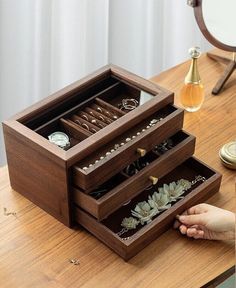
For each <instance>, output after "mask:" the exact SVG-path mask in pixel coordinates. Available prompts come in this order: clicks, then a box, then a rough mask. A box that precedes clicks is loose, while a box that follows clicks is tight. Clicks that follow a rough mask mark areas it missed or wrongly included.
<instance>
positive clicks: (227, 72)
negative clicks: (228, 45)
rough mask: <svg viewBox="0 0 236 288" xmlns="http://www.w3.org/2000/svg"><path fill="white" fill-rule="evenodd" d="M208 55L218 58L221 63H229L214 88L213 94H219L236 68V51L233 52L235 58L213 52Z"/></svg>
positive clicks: (214, 58)
mask: <svg viewBox="0 0 236 288" xmlns="http://www.w3.org/2000/svg"><path fill="white" fill-rule="evenodd" d="M207 56H208V57H209V58H211V59H213V60H216V61H218V62H220V63H223V64H225V65H227V67H226V69H225V71H224V73H223V75H222V76H221V78H220V79H219V80H218V82H217V83H216V85H215V87H214V88H213V90H212V94H214V95H218V94H219V93H220V92H221V90H222V89H223V87H224V85H225V83H226V81H227V80H228V79H229V77H230V76H231V74H232V73H233V72H234V70H235V69H236V53H235V52H233V58H232V60H231V59H229V58H226V57H222V56H219V55H215V54H213V53H207Z"/></svg>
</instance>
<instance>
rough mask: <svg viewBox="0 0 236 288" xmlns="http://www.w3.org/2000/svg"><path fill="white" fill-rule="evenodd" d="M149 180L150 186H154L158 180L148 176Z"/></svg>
mask: <svg viewBox="0 0 236 288" xmlns="http://www.w3.org/2000/svg"><path fill="white" fill-rule="evenodd" d="M149 180H151V181H152V185H156V184H157V182H158V180H159V179H158V178H157V177H154V176H150V177H149Z"/></svg>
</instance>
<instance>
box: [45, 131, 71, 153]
mask: <svg viewBox="0 0 236 288" xmlns="http://www.w3.org/2000/svg"><path fill="white" fill-rule="evenodd" d="M48 139H49V141H50V142H51V143H53V144H55V145H57V146H58V147H60V148H62V149H63V150H68V149H69V148H70V139H69V137H68V136H67V135H66V134H65V133H63V132H59V131H57V132H54V133H52V134H50V135H49V136H48Z"/></svg>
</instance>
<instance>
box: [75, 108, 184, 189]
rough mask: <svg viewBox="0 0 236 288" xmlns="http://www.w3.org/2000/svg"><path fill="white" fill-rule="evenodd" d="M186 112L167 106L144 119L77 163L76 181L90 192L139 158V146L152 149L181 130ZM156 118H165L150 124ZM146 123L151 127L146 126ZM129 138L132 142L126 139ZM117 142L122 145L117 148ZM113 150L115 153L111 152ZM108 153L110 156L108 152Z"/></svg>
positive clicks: (77, 184)
mask: <svg viewBox="0 0 236 288" xmlns="http://www.w3.org/2000/svg"><path fill="white" fill-rule="evenodd" d="M183 115H184V114H183V110H182V109H179V108H176V107H175V106H172V105H168V106H166V107H164V108H162V109H161V110H159V111H158V112H156V113H154V114H153V115H151V116H150V117H148V118H147V119H145V120H143V121H141V122H140V123H139V124H137V125H135V126H134V127H132V128H131V129H129V130H128V131H126V132H125V133H123V134H122V135H120V136H118V137H116V138H115V139H113V140H112V141H111V142H109V143H108V144H106V145H104V146H103V147H102V148H100V149H98V150H96V151H94V152H93V153H91V155H89V156H88V157H86V158H85V159H84V160H82V161H80V162H79V163H78V164H76V165H74V169H73V184H74V185H76V186H78V187H80V188H82V189H83V190H85V193H89V192H90V191H91V189H94V188H96V187H97V186H98V185H100V184H102V183H104V182H105V181H106V180H108V179H110V178H111V177H112V176H114V175H116V174H117V173H118V172H119V171H121V170H122V169H123V168H125V167H126V166H127V165H129V164H130V163H132V162H134V161H135V160H137V159H138V158H139V157H140V154H139V153H138V151H139V149H140V148H141V149H142V150H145V151H147V152H148V151H150V150H152V148H153V147H154V145H155V143H160V142H161V141H163V140H165V139H166V138H168V137H170V136H172V135H173V134H174V133H176V132H177V131H179V130H180V129H181V128H182V126H183ZM153 119H162V120H160V121H159V122H158V123H156V124H155V125H153V126H151V127H150V122H151V121H152V120H153ZM147 126H148V127H149V129H146V127H147ZM143 129H145V131H144V130H143ZM137 133H140V135H137ZM133 136H134V137H135V138H134V139H133ZM127 139H128V140H130V141H128V142H127ZM117 143H118V144H119V148H118V149H116V150H115V146H116V144H117ZM110 151H113V152H112V153H110ZM107 152H108V153H109V155H106V154H107ZM100 157H104V159H102V160H99V161H98V159H100ZM96 160H97V161H98V162H97V163H96ZM90 166H91V167H90Z"/></svg>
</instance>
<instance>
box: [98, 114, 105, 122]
mask: <svg viewBox="0 0 236 288" xmlns="http://www.w3.org/2000/svg"><path fill="white" fill-rule="evenodd" d="M98 118H99V119H101V120H102V121H103V122H105V123H106V121H105V119H104V118H103V117H102V116H101V115H99V116H98Z"/></svg>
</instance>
